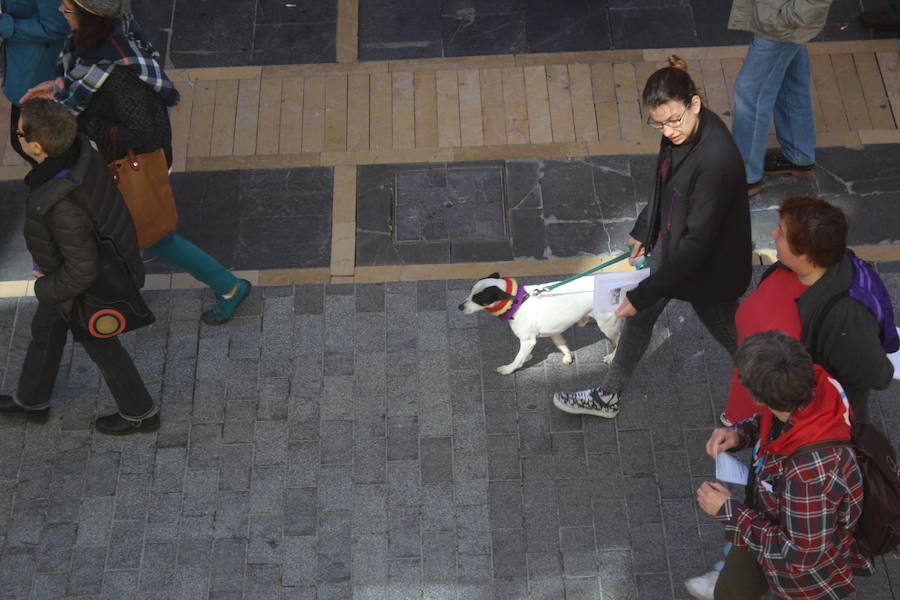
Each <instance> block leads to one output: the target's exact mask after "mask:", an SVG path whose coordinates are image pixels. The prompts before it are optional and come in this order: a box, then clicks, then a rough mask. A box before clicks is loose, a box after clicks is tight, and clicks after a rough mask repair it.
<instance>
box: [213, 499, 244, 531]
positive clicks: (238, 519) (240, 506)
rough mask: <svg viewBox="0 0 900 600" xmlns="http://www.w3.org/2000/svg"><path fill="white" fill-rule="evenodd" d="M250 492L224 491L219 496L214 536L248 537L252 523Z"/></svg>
mask: <svg viewBox="0 0 900 600" xmlns="http://www.w3.org/2000/svg"><path fill="white" fill-rule="evenodd" d="M249 513H250V492H241V491H237V492H232V491H223V492H221V493H220V494H219V496H218V504H217V508H216V514H215V521H214V528H213V537H214V538H215V539H247V538H248V535H249V534H248V527H249V523H250V516H249Z"/></svg>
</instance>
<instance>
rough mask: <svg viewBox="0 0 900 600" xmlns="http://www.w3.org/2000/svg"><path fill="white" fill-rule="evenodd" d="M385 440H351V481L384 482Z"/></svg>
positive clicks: (385, 476) (385, 475)
mask: <svg viewBox="0 0 900 600" xmlns="http://www.w3.org/2000/svg"><path fill="white" fill-rule="evenodd" d="M386 457H387V451H386V442H385V440H384V439H363V440H354V442H353V482H354V483H386V478H387V472H386Z"/></svg>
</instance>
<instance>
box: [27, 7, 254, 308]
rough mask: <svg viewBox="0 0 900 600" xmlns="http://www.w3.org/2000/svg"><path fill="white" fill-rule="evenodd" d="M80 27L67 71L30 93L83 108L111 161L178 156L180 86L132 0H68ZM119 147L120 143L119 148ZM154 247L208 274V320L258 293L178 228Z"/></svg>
mask: <svg viewBox="0 0 900 600" xmlns="http://www.w3.org/2000/svg"><path fill="white" fill-rule="evenodd" d="M59 10H60V11H61V12H62V13H63V15H64V16H65V18H66V21H67V22H68V23H69V26H70V27H71V28H72V34H71V35H70V37H69V38H68V39H67V40H66V43H65V45H64V46H63V50H62V55H61V56H60V70H59V73H58V74H59V77H58V78H57V79H56V80H55V81H45V82H44V83H42V84H39V85H37V86H35V87H33V88H32V89H31V90H29V91H28V93H27V94H26V95H25V97H23V98H22V99H23V100H26V99H27V98H29V97H45V98H49V97H54V98H55V99H56V100H57V101H58V102H61V103H62V104H65V105H66V106H68V107H69V108H70V109H72V110H73V111H75V112H76V113H77V114H78V128H79V130H80V131H81V132H83V133H85V134H87V136H88V137H89V138H90V139H92V140H93V141H94V142H95V143H96V144H97V146H98V147H99V148H100V151H101V152H103V153H104V155H105V158H106V160H107V161H112V160H114V159H119V158H122V157H123V156H125V155H126V154H127V151H128V150H129V149H131V150H133V151H134V153H135V154H146V153H150V152H155V151H156V150H158V149H160V148H162V149H163V150H164V152H165V155H166V160H167V161H168V163H169V166H170V167H171V164H172V129H171V125H170V123H169V112H168V107H170V106H174V105H175V104H177V103H178V100H179V94H178V90H176V89H175V86H174V85H172V82H171V81H170V80H169V78H168V77H167V76H166V74H165V72H164V71H163V70H162V67H160V65H159V63H158V62H157V56H158V54H157V53H156V51H155V50H154V49H153V47H152V45H151V44H150V42H149V41H147V40H146V39H145V38H144V33H143V31H142V30H141V28H140V27H139V26H138V24H137V23H136V22H135V21H134V17H133V15H132V14H131V1H130V0H62V2H61V3H60V4H59ZM111 148H115V156H114V155H113V151H112V150H111ZM145 250H146V251H147V252H149V253H150V254H153V255H155V256H158V257H160V258H162V259H163V260H165V261H166V262H168V263H171V264H173V265H175V266H176V267H178V268H180V269H181V270H183V271H185V272H187V273H190V274H191V275H192V276H193V277H194V278H196V279H198V280H199V281H202V282H203V283H205V284H206V285H208V286H209V287H210V288H212V290H213V292H214V293H215V295H216V306H215V307H214V308H212V309H210V310H207V311H206V312H204V313H203V315H202V319H203V322H204V323H206V324H207V325H221V324H222V323H225V322H226V321H228V320H229V319H231V317H232V315H233V314H234V311H235V309H237V307H238V305H239V304H240V303H241V302H242V301H243V300H244V299H245V298H246V297H247V295H248V294H249V293H250V282H249V281H247V280H246V279H238V278H237V277H235V275H234V274H233V273H232V272H231V271H229V270H228V269H226V268H225V267H224V266H222V264H221V263H220V262H219V261H217V260H216V259H214V258H213V257H211V256H210V255H209V254H207V253H206V252H204V251H203V250H201V249H200V248H198V247H197V246H195V245H194V244H192V243H191V242H189V241H188V240H186V239H184V238H183V237H182V236H181V235H179V234H178V233H176V232H173V233H170V234H168V235H166V236H163V237H162V239H160V240H159V241H157V242H156V243H154V244H153V245H151V246H148V247H147V248H145Z"/></svg>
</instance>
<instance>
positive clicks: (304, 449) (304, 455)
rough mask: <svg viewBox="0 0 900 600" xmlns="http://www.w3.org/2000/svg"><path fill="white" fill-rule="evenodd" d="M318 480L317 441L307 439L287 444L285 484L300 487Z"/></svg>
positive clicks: (313, 483)
mask: <svg viewBox="0 0 900 600" xmlns="http://www.w3.org/2000/svg"><path fill="white" fill-rule="evenodd" d="M318 481H319V442H317V441H313V440H308V441H299V442H290V443H289V444H288V471H287V480H286V485H287V486H288V487H302V486H308V485H316V484H317V483H318Z"/></svg>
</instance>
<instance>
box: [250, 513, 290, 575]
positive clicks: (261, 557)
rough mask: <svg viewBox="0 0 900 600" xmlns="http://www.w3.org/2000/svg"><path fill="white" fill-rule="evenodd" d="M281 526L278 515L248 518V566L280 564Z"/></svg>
mask: <svg viewBox="0 0 900 600" xmlns="http://www.w3.org/2000/svg"><path fill="white" fill-rule="evenodd" d="M282 524H283V519H282V515H280V514H275V515H252V516H251V517H250V540H249V542H248V544H247V564H248V565H280V564H281V560H282V559H281V540H282V535H283V534H282V530H283V527H282ZM248 570H249V567H248ZM248 578H249V573H248Z"/></svg>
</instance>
